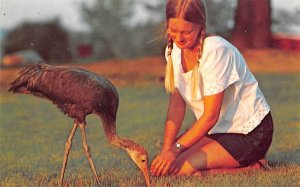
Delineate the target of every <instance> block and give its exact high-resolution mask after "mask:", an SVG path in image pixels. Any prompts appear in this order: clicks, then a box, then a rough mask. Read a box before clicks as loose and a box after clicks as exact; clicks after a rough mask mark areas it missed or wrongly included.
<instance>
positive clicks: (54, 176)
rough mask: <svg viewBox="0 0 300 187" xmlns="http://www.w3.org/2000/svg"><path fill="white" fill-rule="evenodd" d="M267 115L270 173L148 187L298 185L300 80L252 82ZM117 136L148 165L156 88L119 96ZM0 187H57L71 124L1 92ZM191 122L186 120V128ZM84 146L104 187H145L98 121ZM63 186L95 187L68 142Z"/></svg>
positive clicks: (164, 180) (159, 106) (157, 130)
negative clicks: (142, 152) (132, 144)
mask: <svg viewBox="0 0 300 187" xmlns="http://www.w3.org/2000/svg"><path fill="white" fill-rule="evenodd" d="M257 79H258V80H259V81H260V85H261V88H262V90H263V92H264V94H265V96H266V98H267V100H268V101H269V104H270V105H271V108H272V113H273V118H274V121H275V133H274V140H273V143H272V146H271V148H270V151H269V153H268V155H267V156H268V159H269V161H270V164H271V165H272V167H273V170H272V171H248V172H243V173H238V174H217V175H210V176H205V177H180V178H176V177H160V178H155V177H152V182H153V186H164V185H169V186H299V185H300V182H299V181H300V136H299V134H300V113H299V111H300V105H299V103H300V102H299V93H300V75H299V74H296V73H295V74H286V75H281V74H257ZM118 90H119V94H120V100H121V103H120V108H119V113H118V126H117V128H118V133H119V134H120V135H121V136H125V137H130V138H131V139H133V140H135V141H137V142H139V143H140V144H142V145H143V146H145V147H146V148H147V150H148V152H149V157H150V160H152V159H153V157H154V156H155V154H156V153H157V152H158V151H159V146H158V145H157V142H158V141H160V138H161V137H162V133H163V122H164V118H165V112H166V107H167V100H168V99H167V95H166V94H165V92H164V90H163V87H162V85H158V84H152V85H151V84H150V85H147V86H129V87H121V88H118ZM0 104H1V111H0V119H1V125H0V150H1V154H0V168H1V170H0V186H56V185H57V184H58V179H59V174H60V168H61V162H62V158H63V153H64V144H65V140H66V138H67V136H68V133H69V130H70V129H71V128H72V120H71V119H70V118H67V117H66V116H64V115H63V114H62V113H61V112H60V111H59V110H57V108H56V107H55V106H54V105H52V104H51V103H50V102H48V101H46V100H42V99H38V98H35V97H33V96H27V95H13V94H10V93H7V92H6V91H5V90H1V100H0ZM192 120H193V117H192V115H191V114H190V113H189V115H188V117H187V118H186V119H185V123H184V126H185V127H187V126H188V124H189V123H190V122H191V121H192ZM87 123H88V128H87V133H88V134H87V138H88V143H89V145H90V147H91V149H92V156H93V158H94V162H95V165H96V169H97V172H98V174H99V175H100V181H101V185H103V186H143V182H144V181H143V177H142V175H141V174H140V173H139V171H138V170H137V169H136V168H135V166H134V165H133V163H132V162H131V161H130V160H129V158H128V157H127V155H126V153H124V152H122V151H121V150H119V149H116V148H115V147H113V146H111V145H110V144H108V142H107V141H106V139H105V137H104V134H103V130H102V127H101V125H100V121H99V120H98V118H97V117H95V116H89V117H88V119H87ZM65 179H66V181H67V182H68V183H69V185H71V186H95V185H96V183H95V181H94V178H93V176H92V173H91V171H90V168H89V165H88V162H87V160H86V158H85V155H84V154H83V151H82V149H81V138H80V134H79V133H78V134H76V136H75V138H74V143H73V148H72V150H71V154H70V158H69V163H68V167H67V170H66V176H65Z"/></svg>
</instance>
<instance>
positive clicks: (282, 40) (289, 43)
mask: <svg viewBox="0 0 300 187" xmlns="http://www.w3.org/2000/svg"><path fill="white" fill-rule="evenodd" d="M272 46H273V47H274V48H276V49H281V50H286V51H298V52H300V36H299V35H287V34H274V35H273V40H272Z"/></svg>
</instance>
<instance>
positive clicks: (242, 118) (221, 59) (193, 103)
mask: <svg viewBox="0 0 300 187" xmlns="http://www.w3.org/2000/svg"><path fill="white" fill-rule="evenodd" d="M173 46H174V47H173V50H172V55H171V56H172V61H173V67H174V83H175V88H177V89H178V90H179V93H180V94H181V96H182V98H183V99H184V100H185V102H186V103H187V105H188V106H189V107H190V108H191V110H192V111H193V112H194V114H195V116H196V118H197V119H199V118H200V117H201V116H202V114H203V112H204V104H203V96H208V95H214V94H217V93H220V92H221V91H223V90H225V94H224V98H223V103H222V106H221V111H220V116H219V119H218V122H217V123H216V124H215V126H214V127H213V128H212V129H211V130H210V131H209V134H214V133H242V134H248V133H249V132H251V131H252V130H253V129H254V128H255V127H256V126H258V125H259V124H260V122H261V121H262V120H263V118H264V117H265V116H266V115H267V114H268V113H269V111H270V107H269V105H268V104H267V102H266V100H265V98H264V96H263V94H262V92H261V90H260V89H259V87H258V82H257V80H256V79H255V77H254V76H253V74H252V73H251V72H250V70H249V69H248V67H247V65H246V63H245V60H244V58H243V56H242V55H241V54H240V52H239V51H238V50H237V49H236V48H235V47H234V46H233V45H231V44H230V43H229V42H228V41H226V40H225V39H224V38H222V37H220V36H210V37H207V38H206V39H205V40H204V49H203V55H202V57H201V59H200V60H199V62H200V67H199V69H198V73H199V75H200V83H199V87H198V88H197V95H196V98H194V99H193V98H192V94H191V90H192V85H191V82H192V81H191V78H192V71H189V72H184V71H183V68H182V65H181V49H179V48H178V47H177V46H176V45H175V43H174V45H173Z"/></svg>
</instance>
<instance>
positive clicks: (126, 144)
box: [103, 122, 137, 153]
mask: <svg viewBox="0 0 300 187" xmlns="http://www.w3.org/2000/svg"><path fill="white" fill-rule="evenodd" d="M103 129H104V133H105V135H106V137H107V139H108V141H109V142H110V143H111V144H113V145H114V146H116V147H119V148H121V149H123V150H125V151H126V152H127V153H129V152H130V150H132V149H134V148H135V147H136V146H137V144H136V143H135V142H133V141H132V140H129V139H125V138H121V137H119V136H118V134H117V132H116V124H115V122H112V123H103Z"/></svg>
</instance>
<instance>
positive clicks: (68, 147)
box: [59, 121, 78, 186]
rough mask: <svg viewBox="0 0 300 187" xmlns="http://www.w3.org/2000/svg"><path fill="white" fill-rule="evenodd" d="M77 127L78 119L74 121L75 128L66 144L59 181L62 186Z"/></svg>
mask: <svg viewBox="0 0 300 187" xmlns="http://www.w3.org/2000/svg"><path fill="white" fill-rule="evenodd" d="M77 127H78V123H77V122H76V121H74V126H73V129H72V130H71V133H70V135H69V137H68V139H67V142H66V146H65V155H64V161H63V165H62V168H61V172H60V180H59V183H60V185H61V186H62V184H63V180H64V174H65V170H66V166H67V161H68V157H69V153H70V149H71V147H72V140H73V137H74V134H75V132H76V129H77Z"/></svg>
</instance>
